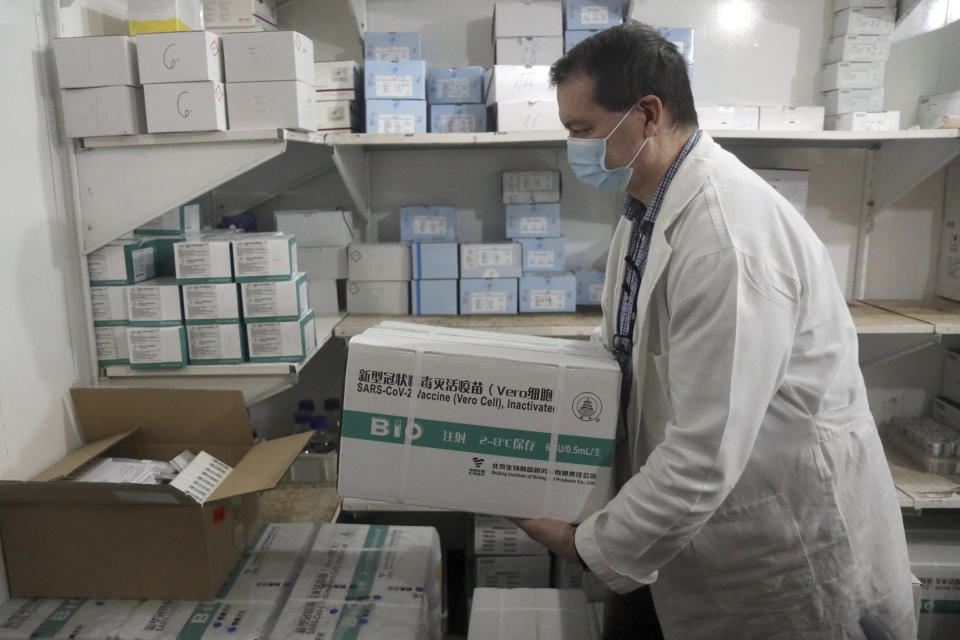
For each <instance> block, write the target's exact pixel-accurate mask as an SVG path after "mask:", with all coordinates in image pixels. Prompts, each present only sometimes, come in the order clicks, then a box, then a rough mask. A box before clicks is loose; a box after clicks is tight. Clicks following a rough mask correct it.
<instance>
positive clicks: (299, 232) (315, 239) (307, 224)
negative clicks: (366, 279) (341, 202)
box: [273, 209, 355, 277]
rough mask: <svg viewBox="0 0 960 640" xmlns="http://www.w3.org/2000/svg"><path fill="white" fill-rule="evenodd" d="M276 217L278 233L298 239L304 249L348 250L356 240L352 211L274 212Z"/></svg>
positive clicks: (297, 210)
mask: <svg viewBox="0 0 960 640" xmlns="http://www.w3.org/2000/svg"><path fill="white" fill-rule="evenodd" d="M273 215H274V219H275V220H276V223H277V230H278V231H282V232H283V233H287V234H290V235H294V236H296V237H297V246H298V247H300V248H303V247H345V246H347V245H348V244H350V243H351V242H353V240H354V237H355V235H354V234H355V232H354V227H353V212H352V211H346V210H344V209H327V210H323V209H288V210H281V211H274V212H273ZM344 277H346V276H344Z"/></svg>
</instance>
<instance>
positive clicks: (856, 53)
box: [824, 33, 890, 64]
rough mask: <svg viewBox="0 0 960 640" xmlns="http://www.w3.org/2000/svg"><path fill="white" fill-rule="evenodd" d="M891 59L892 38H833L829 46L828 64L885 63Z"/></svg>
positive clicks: (867, 35)
mask: <svg viewBox="0 0 960 640" xmlns="http://www.w3.org/2000/svg"><path fill="white" fill-rule="evenodd" d="M888 58H890V36H889V35H882V36H881V35H869V34H856V33H851V34H849V35H845V36H840V37H839V38H833V39H831V40H830V42H829V43H828V44H827V55H826V58H825V59H824V61H825V62H826V63H827V64H833V63H834V62H844V61H846V62H885V61H886V60H887V59H888Z"/></svg>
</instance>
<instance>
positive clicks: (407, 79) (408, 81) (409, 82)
mask: <svg viewBox="0 0 960 640" xmlns="http://www.w3.org/2000/svg"><path fill="white" fill-rule="evenodd" d="M376 93H377V95H378V96H390V97H391V98H395V97H396V98H412V97H413V76H377V77H376Z"/></svg>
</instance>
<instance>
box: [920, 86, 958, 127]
mask: <svg viewBox="0 0 960 640" xmlns="http://www.w3.org/2000/svg"><path fill="white" fill-rule="evenodd" d="M944 116H953V117H954V118H960V91H950V92H948V93H941V94H938V95H935V96H924V97H922V98H920V106H919V108H918V110H917V123H918V124H919V125H920V128H921V129H938V128H940V126H941V125H942V124H943V119H944Z"/></svg>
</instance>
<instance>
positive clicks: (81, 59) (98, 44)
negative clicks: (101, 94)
mask: <svg viewBox="0 0 960 640" xmlns="http://www.w3.org/2000/svg"><path fill="white" fill-rule="evenodd" d="M52 46H53V57H54V59H55V60H56V61H57V79H58V83H59V87H60V88H61V89H81V88H86V87H113V86H119V85H127V86H131V87H132V86H136V85H138V84H140V77H139V73H138V71H137V45H136V43H135V42H134V39H133V38H131V37H129V36H93V37H87V38H54V40H53V45H52Z"/></svg>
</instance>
